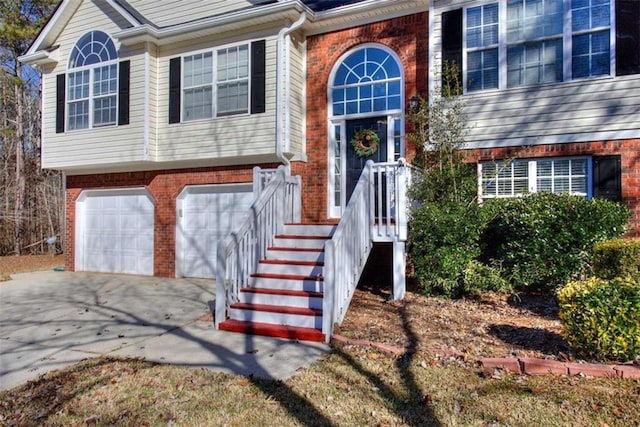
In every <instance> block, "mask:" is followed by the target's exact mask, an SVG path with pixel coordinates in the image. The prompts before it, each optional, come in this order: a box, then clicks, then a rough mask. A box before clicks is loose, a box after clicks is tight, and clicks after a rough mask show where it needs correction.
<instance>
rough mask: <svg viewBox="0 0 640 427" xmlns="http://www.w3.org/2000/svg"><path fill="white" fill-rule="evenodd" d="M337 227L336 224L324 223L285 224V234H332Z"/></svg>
mask: <svg viewBox="0 0 640 427" xmlns="http://www.w3.org/2000/svg"><path fill="white" fill-rule="evenodd" d="M336 227H337V226H336V225H323V224H313V225H305V224H287V225H285V226H284V231H283V234H295V235H297V236H331V235H332V234H333V232H334V230H335V229H336Z"/></svg>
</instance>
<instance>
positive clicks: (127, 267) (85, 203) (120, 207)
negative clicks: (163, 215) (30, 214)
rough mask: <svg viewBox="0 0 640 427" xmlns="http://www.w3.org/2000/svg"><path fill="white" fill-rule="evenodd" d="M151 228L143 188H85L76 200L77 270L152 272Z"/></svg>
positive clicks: (150, 212) (150, 202)
mask: <svg viewBox="0 0 640 427" xmlns="http://www.w3.org/2000/svg"><path fill="white" fill-rule="evenodd" d="M153 228H154V209H153V200H152V199H151V197H150V196H149V194H148V193H147V191H146V190H145V189H128V190H87V191H84V192H83V193H82V194H81V195H80V197H79V198H78V200H77V202H76V256H75V258H76V259H75V265H76V270H77V271H98V272H106V273H127V274H144V275H153Z"/></svg>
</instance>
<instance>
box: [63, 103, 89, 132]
mask: <svg viewBox="0 0 640 427" xmlns="http://www.w3.org/2000/svg"><path fill="white" fill-rule="evenodd" d="M67 121H68V123H67V128H68V129H69V130H74V129H86V128H88V127H89V101H88V100H87V101H80V102H70V103H69V115H68V119H67Z"/></svg>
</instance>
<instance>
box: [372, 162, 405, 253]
mask: <svg viewBox="0 0 640 427" xmlns="http://www.w3.org/2000/svg"><path fill="white" fill-rule="evenodd" d="M371 173H372V174H373V179H371V180H370V182H369V194H370V196H369V197H370V199H371V201H370V203H371V206H372V208H371V210H370V212H371V222H370V225H371V235H372V236H373V240H374V241H393V240H394V239H398V240H401V241H406V240H407V224H408V213H407V188H408V187H409V182H410V180H411V166H410V165H408V164H407V161H406V160H405V159H403V158H400V159H399V160H398V161H397V162H388V163H374V164H373V166H372V170H371Z"/></svg>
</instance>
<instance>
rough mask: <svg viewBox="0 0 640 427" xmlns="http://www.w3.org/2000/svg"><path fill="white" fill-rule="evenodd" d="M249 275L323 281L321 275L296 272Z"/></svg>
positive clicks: (265, 277)
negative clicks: (305, 274) (314, 275)
mask: <svg viewBox="0 0 640 427" xmlns="http://www.w3.org/2000/svg"><path fill="white" fill-rule="evenodd" d="M251 277H261V278H263V279H282V280H311V281H318V282H323V281H324V277H323V276H316V277H313V276H304V275H297V274H271V273H256V274H252V275H251Z"/></svg>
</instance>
